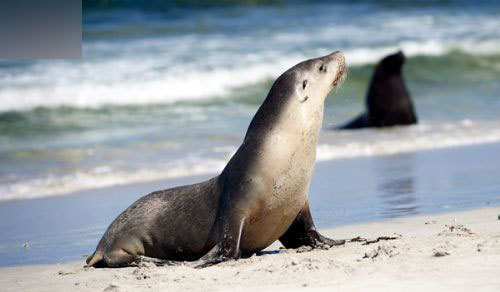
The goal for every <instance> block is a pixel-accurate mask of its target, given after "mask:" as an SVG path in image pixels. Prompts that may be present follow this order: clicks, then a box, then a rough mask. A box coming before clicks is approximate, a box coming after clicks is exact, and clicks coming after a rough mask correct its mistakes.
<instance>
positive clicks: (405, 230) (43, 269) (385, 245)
mask: <svg viewBox="0 0 500 292" xmlns="http://www.w3.org/2000/svg"><path fill="white" fill-rule="evenodd" d="M499 215H500V207H492V208H481V209H473V210H469V211H460V212H451V213H443V214H429V215H415V216H409V217H399V218H396V219H392V220H388V221H385V220H384V221H378V222H370V223H364V224H356V225H350V226H342V227H336V228H329V229H320V231H321V232H322V233H323V234H325V235H328V236H330V237H333V238H354V237H357V236H361V237H364V238H368V239H375V238H377V237H380V236H397V237H399V238H398V239H395V240H387V241H385V240H381V241H379V242H375V243H371V244H368V245H363V243H361V242H350V243H347V244H346V245H344V246H340V247H333V248H331V249H329V250H313V251H306V250H307V249H298V250H283V249H279V244H277V243H275V244H273V245H272V246H271V247H270V248H268V249H267V250H268V251H270V252H268V253H265V254H264V255H260V256H252V257H250V258H248V259H241V260H238V261H228V262H225V263H222V264H219V265H216V266H213V267H209V268H205V269H199V270H198V269H192V268H189V267H184V266H168V267H156V266H152V265H146V266H143V267H139V268H137V267H129V268H121V269H94V268H88V269H85V268H84V267H83V264H84V259H83V258H82V260H81V261H76V262H71V263H66V264H53V265H33V266H29V265H27V266H16V267H6V268H0V271H1V275H2V276H0V286H1V287H3V289H5V291H18V290H23V291H67V290H68V289H73V290H78V291H90V290H92V291H96V290H101V291H102V290H104V289H106V291H142V290H164V289H174V290H178V289H190V290H200V289H202V288H203V289H204V290H209V291H221V290H222V291H224V290H238V291H247V290H248V291H249V290H255V289H259V290H297V289H304V288H307V289H310V290H331V289H332V288H334V289H339V290H347V289H349V290H353V289H355V290H356V291H358V290H373V289H375V290H377V289H382V288H383V289H384V290H389V291H391V290H396V289H397V290H400V289H401V288H404V289H410V290H412V291H413V290H419V291H422V290H440V291H443V290H445V291H447V290H454V291H457V290H458V291H463V290H470V289H471V288H474V289H480V290H495V289H499V288H500V278H498V277H497V276H498V271H499V270H500V228H499V227H500V220H499V218H498V216H499Z"/></svg>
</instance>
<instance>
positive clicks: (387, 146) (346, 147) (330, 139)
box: [317, 120, 500, 161]
mask: <svg viewBox="0 0 500 292" xmlns="http://www.w3.org/2000/svg"><path fill="white" fill-rule="evenodd" d="M494 142H500V121H488V122H479V121H476V122H473V121H471V120H463V121H461V122H459V123H444V124H419V125H415V126H410V127H394V128H392V129H381V130H376V129H375V130H374V129H366V130H357V131H343V132H339V133H332V132H328V133H325V134H324V135H323V136H322V141H321V142H320V144H319V146H318V154H317V160H319V161H321V160H331V159H339V158H352V157H362V156H377V155H390V154H397V153H406V152H414V151H422V150H432V149H441V148H447V147H456V146H467V145H477V144H483V143H494Z"/></svg>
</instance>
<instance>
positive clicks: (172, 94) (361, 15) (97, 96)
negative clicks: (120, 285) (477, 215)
mask: <svg viewBox="0 0 500 292" xmlns="http://www.w3.org/2000/svg"><path fill="white" fill-rule="evenodd" d="M229 2H231V3H229ZM351 2H352V1H299V0H296V1H286V0H281V1H280V0H275V1H263V0H262V1H259V0H242V1H223V0H211V1H195V0H191V1H190V0H186V1H134V0H127V1H100V0H86V1H84V6H83V8H84V9H83V11H84V14H83V58H82V59H81V60H38V61H13V60H0V207H2V208H4V209H3V210H4V211H2V212H4V214H7V213H8V211H5V210H10V209H9V208H8V206H18V205H19V204H20V205H19V206H21V207H19V208H20V209H15V208H14V209H13V210H25V211H26V207H27V206H32V205H33V204H35V203H37V202H38V203H40V202H45V203H43V204H49V203H48V202H52V204H56V205H57V203H56V202H59V201H55V200H57V199H61V200H63V199H64V200H71V198H75V197H73V196H66V195H67V194H70V193H74V192H79V193H80V194H82V192H83V194H86V192H87V191H90V190H92V189H96V188H109V187H114V186H121V185H127V184H130V183H147V182H151V181H157V180H168V181H174V182H184V181H185V180H187V181H191V180H192V178H193V177H200V176H201V177H209V176H212V175H215V174H216V173H218V172H219V171H220V170H222V168H223V167H224V166H225V164H226V162H227V161H228V160H229V158H230V157H231V155H232V154H233V153H234V151H236V149H237V147H238V146H239V144H240V143H241V141H242V139H243V137H244V134H245V131H246V129H247V127H248V124H249V122H250V120H251V118H252V116H253V114H254V113H255V111H256V110H257V108H258V106H259V105H260V104H261V102H262V101H263V99H264V97H265V96H266V94H267V92H268V90H269V88H270V86H271V84H272V82H273V81H274V79H275V78H276V77H277V76H279V74H281V73H282V72H284V71H285V70H286V69H288V68H289V67H291V66H293V65H295V64H296V63H298V62H300V61H302V60H304V59H307V58H312V57H317V56H320V55H324V54H327V53H330V52H332V51H335V50H341V51H343V52H344V54H345V56H346V59H347V63H348V78H347V80H346V82H344V84H343V85H342V87H341V88H340V89H338V90H336V91H335V92H333V93H332V94H331V95H330V96H329V97H328V99H327V101H326V107H325V120H324V128H323V130H322V133H321V137H320V143H319V145H318V163H320V164H321V163H323V164H328V165H331V163H332V162H336V163H339V165H344V163H345V162H346V161H350V160H352V162H350V163H352V164H349V165H357V163H358V162H356V161H372V159H373V160H376V161H385V160H391V157H399V158H401V157H408V156H411V157H413V156H415V155H417V157H419V156H418V155H419V154H418V153H428V152H429V151H431V152H432V151H452V149H455V150H456V149H458V148H464V147H465V148H467V147H472V148H467V149H476V150H477V151H479V152H480V151H486V150H485V149H488V151H486V152H484V153H488V155H495V154H496V153H497V152H495V151H497V150H498V147H492V148H488V146H485V145H497V144H498V143H499V142H500V4H498V3H497V2H496V1H474V2H472V1H461V0H456V1H453V0H449V1H430V0H429V1H424V0H421V1H409V0H408V1H403V0H401V1H397V0H379V1H356V2H355V3H351ZM397 50H402V51H403V52H404V53H405V54H406V56H407V57H408V58H407V62H406V64H405V66H404V70H403V73H404V77H405V80H406V84H407V86H408V89H409V91H410V94H411V95H412V97H413V101H414V104H415V107H416V110H417V114H418V117H419V122H420V123H419V124H418V125H416V126H410V127H395V128H391V129H383V130H377V129H366V130H359V131H346V132H336V131H333V130H332V128H333V127H334V126H337V125H340V124H342V123H344V122H346V121H348V120H349V119H351V118H353V117H354V116H356V115H357V114H358V113H359V112H361V111H362V109H363V107H364V96H365V94H366V89H367V86H368V83H369V81H370V77H371V74H372V70H373V67H374V65H375V64H376V62H377V61H378V60H379V59H380V58H382V57H384V56H385V55H387V54H390V53H393V52H396V51H397ZM474 147H477V148H474ZM440 153H441V152H440ZM449 153H455V154H456V155H461V154H460V153H461V152H449ZM457 153H458V154H457ZM467 153H468V154H467V157H472V158H470V159H469V160H464V159H462V160H460V159H455V158H453V156H452V155H451V156H450V155H447V156H446V155H445V156H446V157H448V161H445V160H443V161H441V163H444V164H450V165H453V167H454V168H466V167H467V166H468V165H472V164H473V162H475V163H476V164H477V165H479V166H478V167H477V168H474V169H475V170H478V171H477V172H473V171H471V172H466V176H467V177H468V179H464V181H466V182H468V183H469V184H466V185H461V184H453V183H451V185H452V186H453V188H451V189H448V188H447V186H449V183H450V180H451V181H452V182H455V179H456V178H455V176H454V175H452V174H451V173H452V169H451V168H450V167H448V168H447V167H442V168H440V169H441V170H442V172H444V173H442V176H443V177H446V179H443V180H441V181H439V183H436V184H431V183H429V185H426V188H420V189H421V190H425V191H421V192H415V194H416V195H414V196H416V197H417V199H415V200H414V201H412V202H414V206H413V207H412V208H413V209H411V208H410V209H408V208H407V207H405V206H406V205H407V204H408V202H407V201H405V200H403V201H400V200H396V201H395V202H396V203H395V204H397V203H398V202H401V203H400V204H401V206H399V207H398V206H393V207H394V209H396V210H400V211H398V212H391V211H387V210H386V211H384V212H382V211H377V210H375V211H374V210H372V209H369V208H368V206H367V209H360V212H364V213H365V215H366V216H364V217H363V216H361V215H359V218H360V219H359V220H371V219H374V218H388V217H394V216H403V215H409V214H414V213H415V212H416V213H422V212H427V211H432V210H434V209H432V204H424V203H423V202H426V201H425V200H424V199H423V198H425V197H426V196H428V195H429V194H430V193H432V192H433V191H432V190H433V189H432V186H437V189H436V192H437V194H436V196H442V198H441V199H442V202H445V203H442V204H441V205H442V206H444V205H446V206H451V207H450V208H451V209H454V208H466V207H467V206H469V207H474V206H482V205H484V203H485V202H486V201H488V202H497V198H498V194H500V179H498V178H497V176H495V175H492V173H493V174H495V173H498V172H500V167H496V168H495V166H494V165H496V164H494V163H493V162H494V161H496V160H495V159H492V160H488V158H487V156H486V155H481V153H479V154H478V155H479V156H478V157H480V158H475V156H474V155H473V154H471V152H467ZM497 154H500V151H498V153H497ZM422 155H424V154H422ZM424 156H425V155H424ZM497 156H500V155H497ZM425 157H427V156H425ZM366 159H367V160H366ZM479 159H482V160H484V161H486V162H488V163H489V164H487V165H488V167H486V168H481V167H480V165H481V163H482V161H481V160H479ZM391 161H392V160H391ZM394 161H395V162H394V163H395V165H399V164H404V161H407V160H405V159H403V160H398V159H395V160H394ZM412 161H413V160H412ZM417 161H422V160H418V159H417ZM425 161H426V162H425V163H423V164H418V165H424V166H425V167H427V168H428V169H433V168H434V166H433V165H432V161H429V160H425ZM456 161H461V162H463V164H457V163H455V162H456ZM492 161H493V162H492ZM412 165H413V164H412ZM365 166H366V165H365ZM424 166H419V167H424ZM349 167H350V166H349ZM350 169H351V168H350ZM398 169H399V170H398ZM406 170H407V168H404V167H402V168H396V171H395V172H396V173H398V171H402V172H405V171H406ZM418 170H419V171H414V172H413V173H414V174H413V175H410V176H411V177H413V178H414V180H415V181H414V182H411V183H410V182H407V183H406V184H407V185H408V184H412V185H414V184H416V182H418V181H424V182H425V181H427V180H426V179H428V180H430V181H432V177H431V178H429V177H428V176H426V174H425V173H426V171H425V170H421V169H420V168H419V169H418ZM379 171H381V172H383V173H386V175H387V176H391V175H395V174H394V170H392V169H390V167H386V168H383V167H382V168H381V169H379ZM316 173H317V175H325V174H324V173H322V172H320V171H317V172H316ZM333 173H339V172H333ZM340 173H341V172H340ZM419 177H420V179H419ZM384 179H387V177H384V176H382V177H377V176H374V177H373V176H372V177H371V180H372V181H370V179H368V178H367V180H366V181H365V184H364V185H365V187H361V186H360V184H358V183H355V185H356V186H359V187H360V188H359V189H358V190H357V191H355V193H356V194H358V197H356V199H353V198H351V197H349V196H346V197H345V198H346V199H345V201H343V202H344V203H345V205H343V206H344V207H342V208H346V207H345V206H346V204H347V205H348V204H351V203H352V202H355V201H356V200H358V199H359V198H361V196H362V194H364V195H365V196H367V197H366V198H368V196H370V195H372V194H378V195H380V196H382V195H383V194H384V190H385V189H384V186H380V187H378V185H377V182H382V181H383V180H384ZM330 180H331V179H326V180H325V181H330ZM354 181H356V180H354ZM346 182H351V183H353V181H348V180H347V181H346ZM356 182H357V181H356ZM402 185H403V186H402V187H401V189H403V191H404V189H405V187H404V185H405V183H404V182H403V183H402ZM482 185H485V187H486V186H487V189H486V190H485V191H484V192H482V194H483V196H477V195H476V193H474V194H473V195H471V192H470V189H477V190H483V189H482V188H481V187H480V186H482ZM370 186H372V187H370ZM324 187H326V188H330V187H331V188H332V189H331V190H329V191H331V192H342V191H343V190H346V189H344V187H340V188H338V186H337V185H333V186H324ZM314 188H316V189H321V187H315V185H314V184H313V189H314ZM396 188H399V187H398V186H396ZM408 189H409V188H406V190H407V194H408ZM151 190H152V189H151ZM151 190H150V191H151ZM439 190H441V191H439ZM467 190H469V191H467ZM403 191H402V192H403ZM324 192H326V190H324V191H322V193H324ZM141 194H144V193H141ZM464 194H466V195H469V196H470V197H471V198H472V199H471V200H472V201H470V202H469V201H467V200H465V201H466V202H468V204H465V203H460V202H464V201H463V200H461V199H460V198H462V197H463V196H466V195H464ZM138 195H139V193H138V194H136V196H135V197H134V198H137V196H138ZM81 196H83V195H81ZM403 197H404V195H403ZM419 198H420V199H419ZM474 198H475V199H474ZM33 199H36V200H33ZM50 199H54V201H51V200H50ZM349 200H351V201H349ZM388 200H389V199H388ZM382 201H383V200H382ZM126 202H127V204H121V205H115V206H114V207H113V208H116V209H113V210H115V211H116V212H118V207H119V208H123V207H126V206H127V205H128V203H130V201H127V200H126ZM325 202H329V203H328V204H330V201H325ZM380 204H383V202H382V203H380ZM380 204H379V205H377V204H375V205H374V206H375V208H376V206H379V207H380V206H381V205H380ZM49 205H50V204H49ZM67 205H68V206H69V205H71V203H70V202H68V203H67ZM23 206H24V207H23ZM328 206H330V207H331V208H330V209H329V210H330V211H332V210H335V208H336V206H337V205H336V204H335V203H334V202H332V203H331V205H328ZM391 206H392V205H391ZM55 207H56V206H55ZM55 207H54V208H55ZM68 208H69V207H68ZM339 208H340V207H339ZM381 208H382V207H381ZM49 209H50V208H49ZM56 209H57V208H56ZM25 211H23V212H25ZM316 211H318V212H326V211H321V210H316ZM316 211H315V212H316ZM372 211H373V212H372ZM40 212H42V211H40ZM75 212H76V211H75ZM332 212H333V211H332ZM52 213H53V212H49V213H47V214H52ZM9 214H10V213H9ZM37 214H38V213H37ZM47 214H45V215H47ZM116 214H117V213H116ZM116 214H115V213H113V216H116ZM321 214H322V215H320V220H322V222H329V220H330V219H332V220H334V219H335V222H338V220H339V218H338V217H335V218H333V217H330V215H328V214H327V213H321ZM39 215H40V217H37V218H42V217H43V216H45V215H43V214H39ZM345 215H346V216H351V217H352V216H354V217H355V218H358V217H356V216H358V215H355V214H347V213H346V214H345ZM99 218H101V219H102V220H101V219H100V220H101V221H99V224H98V225H97V227H96V226H91V227H89V226H90V225H85V224H84V225H78V224H77V225H78V226H80V227H79V228H82V230H87V231H88V229H87V228H94V229H92V230H93V231H92V232H94V233H85V234H86V235H85V236H87V237H88V236H90V234H94V235H95V234H102V231H103V228H105V227H106V226H107V224H108V223H109V222H110V220H111V219H113V218H108V217H99ZM321 218H322V219H321ZM20 220H21V219H20ZM23 220H24V219H23ZM34 220H35V219H34ZM19 222H20V221H19ZM81 222H83V221H81ZM332 222H333V221H332ZM96 224H97V223H96ZM104 225H106V226H104ZM327 225H328V224H326V223H325V225H323V226H327ZM13 226H20V225H16V224H14V225H13ZM23 226H24V225H23ZM9 228H10V227H9V226H7V225H4V226H3V227H1V228H0V231H2V233H0V234H7V233H5V232H7V231H6V230H11V229H9ZM40 228H41V227H40ZM42 229H43V228H42ZM16 230H17V229H16ZM62 230H65V229H64V228H62ZM72 230H73V231H71V232H76V231H74V229H72ZM11 231H12V230H11ZM12 232H14V231H12ZM82 232H83V231H82ZM85 232H86V231H85ZM33 234H38V233H36V232H35V233H33ZM72 234H73V233H72ZM2 236H3V235H2ZM5 236H7V235H5ZM12 236H13V238H16V241H15V242H14V241H12V240H13V239H12V240H11V241H8V240H7V239H5V240H4V241H1V242H0V253H1V252H2V250H3V251H5V252H6V253H8V252H11V251H12V250H11V248H10V247H11V246H12V244H14V246H17V247H18V246H19V242H18V241H19V240H21V241H22V238H26V240H27V241H30V240H35V241H36V238H35V237H30V236H27V235H26V236H27V237H23V236H24V235H20V234H17V235H16V233H15V232H14V233H12ZM57 236H61V238H64V242H66V243H68V242H71V243H72V244H74V240H75V239H74V238H72V237H64V236H65V235H64V234H59V233H58V235H57ZM87 237H86V238H87ZM95 237H98V236H97V235H95ZM87 239H88V238H87ZM88 240H91V241H92V240H93V241H92V245H93V244H94V241H95V240H97V238H94V237H92V236H91V237H90V239H88ZM5 246H7V247H8V248H7V247H5ZM47 246H49V245H47ZM70 246H72V247H74V245H71V244H70ZM88 246H89V245H85V248H86V249H88ZM2 248H3V249H2ZM53 248H54V247H53V246H50V248H47V250H51V249H53ZM58 248H59V249H61V246H58ZM71 251H72V252H71ZM47 252H48V251H47ZM78 252H82V250H78ZM40 254H41V255H43V256H40V257H33V255H31V256H27V257H26V259H25V260H19V257H17V258H15V257H14V258H11V259H10V260H9V261H7V260H6V261H4V262H3V264H2V261H1V260H0V265H6V264H18V263H35V262H36V263H40V262H44V261H45V262H50V260H48V259H45V260H44V257H49V256H48V254H47V253H43V252H40ZM74 255H75V250H68V251H67V252H66V253H65V256H68V259H69V258H71V259H75V258H74ZM35 258H36V259H37V260H35ZM60 259H61V260H65V259H67V258H65V257H62V258H60Z"/></svg>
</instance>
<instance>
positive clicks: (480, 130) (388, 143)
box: [0, 120, 500, 201]
mask: <svg viewBox="0 0 500 292" xmlns="http://www.w3.org/2000/svg"><path fill="white" fill-rule="evenodd" d="M495 142H496V143H498V142H500V120H497V121H484V122H478V121H470V120H463V121H461V122H458V123H444V124H425V123H424V124H420V125H416V126H410V127H394V128H389V129H381V130H379V129H365V130H356V131H341V132H337V131H331V130H330V131H327V130H325V131H323V132H322V134H321V137H320V144H319V145H318V152H317V160H318V161H326V160H334V159H342V158H355V157H366V156H379V155H391V154H398V153H407V152H415V151H422V150H432V149H442V148H447V147H457V146H466V145H475V144H483V143H495ZM235 150H236V145H234V146H233V147H230V146H225V147H214V149H213V151H212V152H213V155H212V157H215V158H210V159H208V158H204V157H198V156H189V154H188V155H187V157H186V158H181V159H179V160H177V161H172V162H171V163H168V164H165V165H160V166H159V165H156V166H151V165H144V166H143V167H139V168H136V169H130V170H127V171H124V170H121V169H118V168H114V167H111V166H99V167H95V168H93V169H90V170H78V171H75V172H72V173H69V174H66V175H61V176H54V175H52V176H46V177H38V178H33V179H27V180H26V179H24V180H22V181H18V182H15V183H10V184H3V185H1V186H0V201H2V200H11V199H30V198H37V197H46V196H54V195H63V194H67V193H72V192H76V191H80V190H85V189H92V188H101V187H108V186H114V185H125V184H131V183H139V182H147V181H153V180H160V179H170V178H178V177H186V176H195V175H204V174H213V175H215V174H217V173H220V171H221V170H222V169H223V168H224V166H225V164H226V163H227V161H228V160H229V158H230V157H231V156H232V155H233V154H234V153H235Z"/></svg>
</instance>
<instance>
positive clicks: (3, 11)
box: [0, 0, 82, 59]
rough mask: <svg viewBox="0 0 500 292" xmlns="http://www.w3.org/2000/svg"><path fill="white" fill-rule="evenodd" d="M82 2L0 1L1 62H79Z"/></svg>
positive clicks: (80, 53) (44, 0) (51, 0)
mask: <svg viewBox="0 0 500 292" xmlns="http://www.w3.org/2000/svg"><path fill="white" fill-rule="evenodd" d="M81 57H82V0H0V59H80V58H81Z"/></svg>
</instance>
